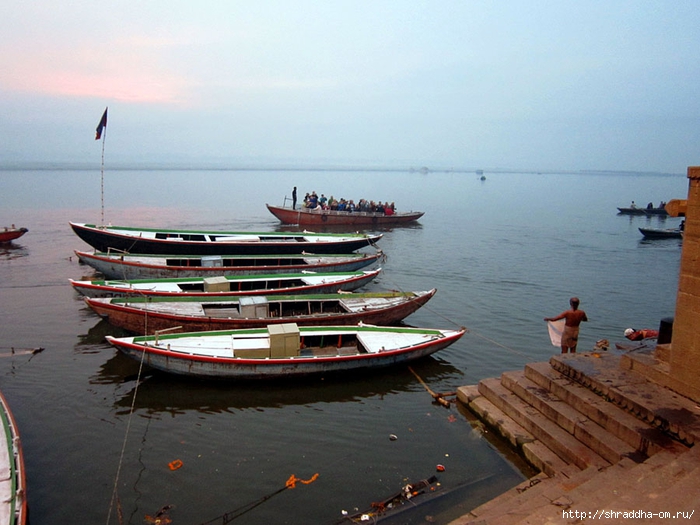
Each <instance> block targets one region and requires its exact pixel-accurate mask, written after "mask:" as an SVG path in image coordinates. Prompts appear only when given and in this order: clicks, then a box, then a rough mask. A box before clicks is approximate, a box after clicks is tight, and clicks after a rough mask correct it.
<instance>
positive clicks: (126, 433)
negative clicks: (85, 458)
mask: <svg viewBox="0 0 700 525" xmlns="http://www.w3.org/2000/svg"><path fill="white" fill-rule="evenodd" d="M144 322H145V323H146V333H148V330H147V328H148V315H147V314H146V319H145V321H144ZM145 359H146V352H142V353H141V361H140V362H139V372H138V374H137V375H136V386H135V387H134V395H133V396H132V398H131V407H130V408H129V418H128V419H127V423H126V430H125V431H124V441H123V442H122V450H121V453H120V454H119V463H118V465H117V473H116V475H115V477H114V487H113V488H112V498H111V499H110V502H109V510H108V512H107V525H109V520H110V519H111V517H112V509H113V508H114V504H115V501H116V503H117V506H118V509H117V512H118V515H119V522H120V523H121V522H122V519H121V516H122V510H121V503H120V502H119V495H118V494H117V487H118V486H119V476H120V474H121V470H122V464H123V462H124V453H125V452H126V443H127V440H128V438H129V430H130V429H131V420H132V418H133V415H134V407H135V406H136V394H137V393H138V391H139V385H140V384H141V373H142V372H143V363H144V361H145Z"/></svg>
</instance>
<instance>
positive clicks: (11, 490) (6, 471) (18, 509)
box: [0, 392, 27, 525]
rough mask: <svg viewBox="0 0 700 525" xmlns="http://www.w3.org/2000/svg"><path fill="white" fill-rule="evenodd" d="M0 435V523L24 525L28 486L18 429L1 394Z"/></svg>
mask: <svg viewBox="0 0 700 525" xmlns="http://www.w3.org/2000/svg"><path fill="white" fill-rule="evenodd" d="M0 420H1V422H2V425H0V431H1V432H2V435H3V436H4V440H3V442H2V445H0V470H1V471H2V476H0V523H3V524H6V523H7V524H10V525H24V524H25V523H27V494H26V491H27V482H26V475H25V471H24V453H23V451H22V442H21V440H20V436H19V430H18V429H17V423H16V422H15V418H14V416H13V415H12V411H11V410H10V406H9V405H8V404H7V400H6V399H5V396H3V394H2V392H0Z"/></svg>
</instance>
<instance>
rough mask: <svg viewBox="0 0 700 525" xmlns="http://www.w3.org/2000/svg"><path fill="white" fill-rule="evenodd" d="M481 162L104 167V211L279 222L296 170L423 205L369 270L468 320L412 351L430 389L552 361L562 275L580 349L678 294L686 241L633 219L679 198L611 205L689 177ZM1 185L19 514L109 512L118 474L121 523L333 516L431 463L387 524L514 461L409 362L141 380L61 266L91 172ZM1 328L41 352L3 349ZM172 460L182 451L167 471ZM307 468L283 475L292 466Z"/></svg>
mask: <svg viewBox="0 0 700 525" xmlns="http://www.w3.org/2000/svg"><path fill="white" fill-rule="evenodd" d="M486 176H487V178H486V180H485V181H481V180H479V179H478V177H477V176H476V175H474V174H464V173H430V174H428V175H422V174H418V173H376V172H375V173H363V172H350V173H340V172H318V171H316V172H301V171H298V172H273V171H270V172H263V171H260V172H242V171H193V170H189V171H188V170H183V171H109V170H108V171H107V172H106V173H105V192H104V205H105V220H106V221H107V222H111V223H112V224H121V225H133V226H154V227H156V226H171V227H180V226H182V227H192V228H212V229H215V228H217V229H224V228H225V229H236V230H258V231H261V230H274V229H278V228H279V223H278V222H277V221H276V220H275V219H274V217H272V216H271V215H269V213H268V212H267V210H266V209H265V207H264V204H265V203H266V202H269V203H272V204H281V203H282V202H283V200H284V197H285V195H287V196H288V195H290V194H291V188H292V186H294V185H296V186H298V188H299V193H300V194H301V195H303V194H304V193H305V192H307V191H312V190H315V191H317V192H318V193H319V194H320V193H325V194H326V196H329V195H331V194H332V195H334V196H335V197H336V198H340V197H344V198H347V199H350V198H352V199H355V200H358V199H360V198H367V199H374V200H389V201H395V202H396V204H397V206H398V207H399V209H402V210H408V209H414V210H417V209H420V210H425V211H426V212H427V213H426V215H425V217H424V218H423V219H422V220H421V221H420V223H419V224H417V225H414V226H411V227H404V228H396V229H393V230H386V231H384V232H383V233H384V238H383V239H382V241H381V242H380V247H381V248H382V250H383V251H384V252H385V253H386V254H387V260H386V262H385V263H384V264H383V268H384V272H383V274H382V275H381V276H380V277H379V279H377V280H376V281H375V282H374V283H373V284H372V285H371V287H370V288H372V289H377V290H378V289H401V290H425V289H429V288H433V287H436V288H437V289H438V293H437V295H436V296H435V297H434V298H433V299H432V301H431V302H430V303H428V305H427V306H426V307H424V308H423V309H421V310H420V311H418V312H417V313H415V314H414V315H412V316H411V317H410V318H408V319H407V322H408V323H409V324H412V325H416V326H429V327H445V328H452V327H455V326H460V325H464V326H466V327H468V328H469V329H470V330H471V332H470V333H469V334H467V335H466V336H465V337H464V338H463V339H462V340H461V341H459V342H458V343H456V344H454V345H453V346H451V347H450V348H448V349H447V350H445V351H442V352H440V353H439V354H437V355H436V356H434V357H432V358H429V359H427V360H424V361H421V362H419V363H416V364H415V365H414V366H413V368H414V370H415V371H416V372H417V373H418V374H419V375H420V376H421V377H422V378H423V380H424V381H425V382H426V383H427V384H428V385H429V386H430V388H431V389H432V390H434V391H437V392H451V391H454V390H455V389H456V388H457V387H459V386H462V385H467V384H475V383H477V382H478V380H479V379H482V378H485V377H495V376H498V375H499V374H500V373H501V372H503V371H507V370H515V369H521V368H522V367H523V365H524V364H525V363H527V362H532V361H545V360H547V359H548V358H549V356H551V355H552V354H553V353H555V352H556V351H557V349H556V348H554V347H552V346H551V344H550V343H549V340H548V336H547V333H546V327H545V323H544V322H543V321H542V318H543V317H545V316H550V315H555V314H558V313H559V312H561V311H563V310H565V309H566V308H567V306H568V304H567V303H568V298H569V297H570V296H571V295H578V296H579V297H580V298H581V307H582V308H583V309H584V310H586V311H587V313H588V316H589V318H590V322H589V323H587V324H586V325H584V327H583V328H582V335H581V339H580V343H579V348H580V349H581V350H587V349H591V348H592V347H593V345H594V343H595V341H596V340H598V339H601V338H606V339H609V340H610V341H619V340H621V339H622V332H623V330H624V329H625V328H627V327H630V326H631V327H635V328H646V327H651V328H654V327H657V326H658V324H659V320H660V319H661V318H663V317H667V316H672V315H673V313H674V305H675V297H676V289H677V282H678V267H679V262H680V249H681V248H680V242H679V241H677V240H659V241H653V242H645V241H642V237H641V235H640V233H639V231H638V230H637V228H638V227H639V226H645V225H646V226H654V227H671V226H675V225H677V224H678V219H674V218H667V219H665V220H664V219H659V218H646V217H626V216H618V215H617V213H616V211H617V210H616V206H627V205H628V204H629V202H630V201H631V200H635V201H636V202H637V203H638V204H646V202H648V201H650V200H651V201H654V203H655V204H658V202H659V201H660V200H665V201H667V200H670V199H672V198H685V196H686V194H687V179H686V177H685V176H678V177H671V176H651V175H639V176H633V175H597V174H586V175H570V174H566V175H565V174H561V175H558V174H548V175H537V174H490V173H486ZM0 185H1V187H2V192H0V210H1V211H0V226H4V225H9V224H11V223H14V224H16V225H17V226H24V227H27V228H29V230H30V231H29V233H28V234H26V235H25V236H24V237H22V238H21V239H20V240H19V241H18V242H15V243H14V245H13V246H12V247H10V248H6V247H5V248H2V249H0V312H1V313H2V323H0V347H1V348H0V353H2V355H3V357H0V389H2V391H3V393H4V394H5V396H6V397H7V398H8V401H9V402H10V405H11V407H12V409H13V412H14V414H15V417H16V419H17V420H18V424H19V427H20V431H21V433H22V438H23V444H24V451H25V454H26V463H27V476H28V484H29V488H28V493H29V505H30V518H31V522H32V524H33V525H37V524H40V525H41V524H48V523H50V524H54V525H60V524H75V523H108V516H111V519H110V520H109V523H119V520H118V516H117V509H116V505H115V506H110V500H111V495H112V491H113V487H114V485H115V479H117V474H118V482H117V485H118V494H119V502H120V506H121V512H122V516H123V523H131V524H140V523H144V522H145V517H146V515H153V514H154V513H155V512H156V511H157V510H158V509H160V508H161V507H163V506H164V505H173V508H172V510H171V511H170V517H171V519H172V520H173V523H181V524H194V525H196V524H200V523H222V522H223V520H222V518H221V516H223V515H224V514H225V513H230V514H229V517H228V519H229V520H232V521H229V522H233V523H241V524H266V525H269V524H271V523H275V524H276V523H286V524H308V523H319V524H330V523H334V522H335V521H336V520H338V519H340V518H341V517H342V514H341V512H342V511H343V510H347V511H349V512H353V511H355V509H360V510H362V509H365V508H367V507H368V506H369V505H370V503H371V502H373V501H378V500H380V499H382V498H384V497H386V496H388V495H390V494H392V493H394V492H396V491H397V490H399V488H400V487H401V486H402V485H403V484H405V483H407V482H409V481H412V480H416V479H422V478H427V477H429V476H431V475H433V474H434V473H435V470H436V465H437V464H442V465H444V466H445V467H446V471H445V472H444V473H442V474H440V475H439V477H440V482H441V489H442V490H441V494H444V497H442V498H440V499H436V500H435V502H434V503H432V504H430V505H425V506H421V507H418V508H417V509H416V510H415V512H413V513H411V515H410V516H406V515H404V516H402V517H401V518H400V520H399V521H397V523H428V522H430V523H438V524H439V523H447V522H448V521H449V520H450V519H453V518H454V517H456V516H458V515H460V514H462V513H464V512H466V511H468V510H469V509H470V508H471V507H473V506H475V505H477V504H479V503H480V502H481V501H484V500H485V499H488V498H490V497H492V496H493V495H495V494H497V493H499V492H501V491H503V490H505V489H506V488H508V487H509V486H512V485H514V484H516V483H518V482H519V481H520V480H521V479H523V476H524V474H523V472H522V471H521V470H520V469H519V466H518V465H517V464H514V463H513V462H512V461H511V459H512V458H509V457H507V455H506V454H505V453H504V452H502V451H499V448H498V446H497V444H494V443H492V442H490V441H489V440H488V439H487V438H488V437H489V436H488V435H487V436H484V435H483V434H482V433H481V432H480V431H479V430H478V429H473V428H472V425H471V424H470V423H469V421H468V419H467V417H466V415H465V414H462V413H461V412H460V411H459V410H458V408H457V407H454V406H453V407H452V408H450V409H445V408H442V407H438V406H435V405H433V404H432V403H431V401H432V399H431V397H430V396H429V395H428V394H427V393H426V391H425V389H424V387H423V386H422V385H421V384H420V382H419V381H418V380H417V379H416V378H415V376H413V374H411V372H410V371H409V370H408V369H407V368H404V367H399V368H396V369H391V370H386V371H378V372H375V373H362V374H354V375H351V376H343V377H326V378H315V379H306V380H303V381H298V382H292V383H285V382H282V383H280V382H275V383H260V384H244V385H239V384H231V383H223V382H221V383H216V382H215V383H211V382H202V381H191V380H186V379H182V378H177V377H171V376H168V375H165V374H161V373H156V372H153V371H151V370H144V371H143V372H142V374H141V379H140V382H139V381H138V378H139V365H138V363H137V362H135V361H131V360H130V359H129V358H127V357H124V356H122V355H120V354H118V353H117V352H116V351H115V350H114V349H113V348H112V347H110V346H109V345H107V344H106V343H105V342H104V336H105V335H107V334H119V332H118V331H117V330H116V329H113V328H111V327H110V326H109V325H107V324H106V323H105V322H103V321H101V320H100V319H99V318H98V317H97V316H96V315H95V314H93V313H92V312H91V311H90V310H89V309H88V308H87V307H86V306H85V305H84V303H83V302H82V300H81V298H80V297H79V296H78V295H77V294H76V293H75V292H74V291H73V290H72V288H71V286H70V285H69V283H68V279H70V278H80V277H83V276H88V277H89V276H93V275H95V273H94V272H93V271H92V270H91V269H90V268H89V267H87V266H82V265H79V264H78V262H77V260H76V257H75V256H74V254H73V250H75V249H87V248H88V247H87V246H86V245H85V244H84V243H82V241H80V240H79V239H78V238H77V237H76V236H75V235H74V234H73V233H72V231H71V230H70V228H69V226H68V221H78V222H94V223H97V222H100V215H101V194H100V173H99V171H98V172H91V171H75V172H73V171H19V172H13V171H0ZM13 347H14V348H35V347H42V348H44V351H43V352H41V353H38V354H36V355H34V356H26V355H15V356H7V355H6V354H7V353H8V352H9V351H10V349H11V348H13ZM132 406H133V415H130V414H132ZM391 434H395V435H396V436H397V437H398V439H396V440H395V441H392V440H390V439H389V436H390V435H391ZM125 436H126V444H125V445H124V443H125ZM122 447H124V454H123V458H122ZM120 458H122V459H120ZM176 459H179V460H181V461H182V462H183V467H182V468H180V469H179V470H176V471H171V470H170V469H169V467H168V464H169V463H170V462H172V461H173V460H176ZM316 473H318V474H319V476H318V479H317V480H316V481H315V482H313V483H311V484H309V485H304V484H298V485H297V488H295V489H293V490H285V491H280V489H281V488H282V487H284V485H285V482H286V480H287V479H288V478H289V477H290V476H291V475H295V476H297V477H298V478H302V479H309V478H311V477H312V476H313V475H314V474H316ZM525 474H527V472H525ZM258 503H259V504H258ZM256 504H258V505H256ZM232 518H233V519H232Z"/></svg>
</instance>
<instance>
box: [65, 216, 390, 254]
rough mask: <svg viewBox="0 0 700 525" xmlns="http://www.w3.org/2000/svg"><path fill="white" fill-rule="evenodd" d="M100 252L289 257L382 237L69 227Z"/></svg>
mask: <svg viewBox="0 0 700 525" xmlns="http://www.w3.org/2000/svg"><path fill="white" fill-rule="evenodd" d="M70 226H71V228H73V231H74V232H75V233H76V235H77V236H78V237H80V238H81V239H82V240H83V241H85V242H86V243H87V244H89V245H90V246H92V247H93V248H95V249H96V250H98V251H103V252H106V251H109V250H110V248H111V249H114V250H120V251H123V252H128V253H153V254H176V255H179V254H188V255H260V254H266V253H268V254H289V253H302V252H313V253H351V252H354V251H355V250H359V249H360V248H364V247H365V246H370V245H373V244H374V243H376V242H377V241H378V240H379V239H381V237H382V236H381V235H380V234H379V235H361V234H350V233H343V234H340V233H312V232H306V231H304V232H267V233H259V232H226V231H199V230H165V229H146V228H130V227H126V226H95V225H94V224H83V223H75V222H71V223H70Z"/></svg>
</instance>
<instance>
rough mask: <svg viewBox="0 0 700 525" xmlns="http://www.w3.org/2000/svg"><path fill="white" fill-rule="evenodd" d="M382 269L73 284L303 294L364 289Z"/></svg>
mask: <svg viewBox="0 0 700 525" xmlns="http://www.w3.org/2000/svg"><path fill="white" fill-rule="evenodd" d="M379 272H381V268H379V269H376V270H363V271H359V272H346V273H313V272H309V273H293V274H273V275H241V276H239V275H220V276H217V277H191V278H184V279H131V280H123V281H122V280H94V281H75V280H73V279H70V283H71V284H72V285H73V287H74V288H75V289H76V290H77V291H79V292H80V293H82V294H83V295H85V296H87V297H125V296H144V297H146V296H165V297H175V296H190V297H195V296H203V297H207V296H209V297H214V296H226V295H237V296H241V295H272V294H300V293H337V292H338V291H339V290H341V291H346V292H347V291H352V290H356V289H357V288H360V287H362V286H364V285H366V284H367V283H369V282H370V281H371V280H372V279H374V278H375V277H376V276H377V275H379Z"/></svg>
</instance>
